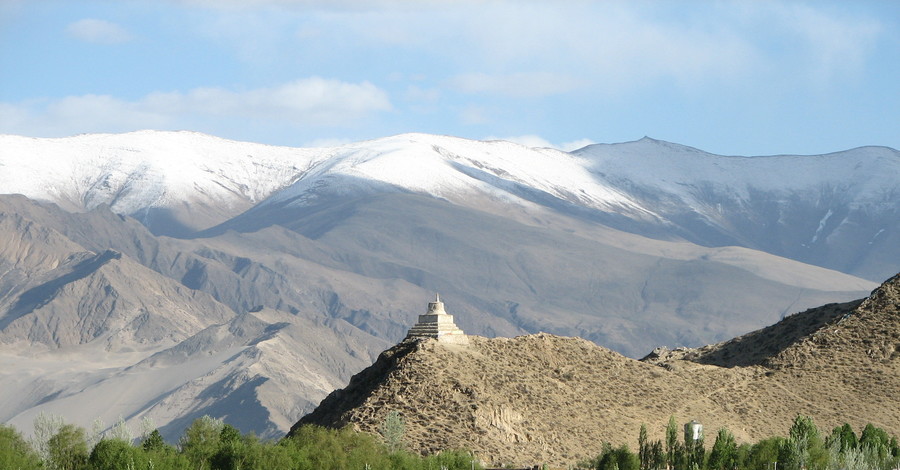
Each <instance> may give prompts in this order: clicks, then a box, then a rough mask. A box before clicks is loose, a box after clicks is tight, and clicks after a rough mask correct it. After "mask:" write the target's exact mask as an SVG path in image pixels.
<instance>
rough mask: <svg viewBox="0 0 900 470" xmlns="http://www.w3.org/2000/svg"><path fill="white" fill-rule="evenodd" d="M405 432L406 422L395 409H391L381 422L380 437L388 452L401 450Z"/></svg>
mask: <svg viewBox="0 0 900 470" xmlns="http://www.w3.org/2000/svg"><path fill="white" fill-rule="evenodd" d="M405 434H406V424H405V423H404V422H403V417H401V416H400V413H399V412H398V411H396V410H393V411H391V412H390V413H388V414H387V416H385V418H384V422H383V423H381V437H382V439H384V444H385V445H386V446H387V449H388V452H397V451H400V450H403V436H404V435H405Z"/></svg>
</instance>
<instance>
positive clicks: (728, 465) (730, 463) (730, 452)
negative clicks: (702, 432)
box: [706, 428, 738, 470]
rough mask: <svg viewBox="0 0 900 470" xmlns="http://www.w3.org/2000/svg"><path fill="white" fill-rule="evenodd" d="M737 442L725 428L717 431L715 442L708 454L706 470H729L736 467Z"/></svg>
mask: <svg viewBox="0 0 900 470" xmlns="http://www.w3.org/2000/svg"><path fill="white" fill-rule="evenodd" d="M737 450H738V446H737V442H735V440H734V435H733V434H731V431H729V430H728V429H726V428H721V429H719V433H718V434H717V435H716V442H714V443H713V446H712V450H710V452H709V462H708V463H707V466H706V468H709V469H711V470H731V469H733V468H735V467H736V466H737Z"/></svg>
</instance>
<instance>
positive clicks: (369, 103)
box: [0, 77, 392, 135]
mask: <svg viewBox="0 0 900 470" xmlns="http://www.w3.org/2000/svg"><path fill="white" fill-rule="evenodd" d="M390 109H392V107H391V103H390V100H389V99H388V96H387V94H386V93H385V92H384V91H382V90H381V89H379V88H378V87H376V86H374V85H372V84H371V83H368V82H362V83H346V82H341V81H337V80H327V79H323V78H317V77H313V78H307V79H302V80H296V81H293V82H289V83H284V84H281V85H278V86H274V87H269V88H258V89H254V90H247V91H234V90H228V89H224V88H196V89H193V90H190V91H187V92H167V93H162V92H157V93H151V94H149V95H146V96H144V97H143V98H141V99H139V100H135V101H126V100H121V99H118V98H115V97H112V96H108V95H93V94H89V95H80V96H69V97H65V98H62V99H56V100H30V101H27V102H23V103H2V104H0V131H2V132H12V133H24V134H29V135H66V134H70V133H81V132H109V131H127V130H133V129H143V128H166V127H170V126H178V127H187V128H198V129H199V128H205V127H207V126H205V125H203V124H199V123H204V122H208V121H209V120H213V121H214V120H229V119H231V120H234V119H238V120H246V119H249V118H253V119H257V120H268V121H272V122H278V123H279V124H281V125H283V124H286V123H287V124H289V125H293V126H295V127H300V126H304V127H340V126H346V125H351V124H352V123H353V122H354V121H357V120H360V119H364V118H366V117H368V116H370V115H372V114H373V113H377V112H381V111H388V110H390Z"/></svg>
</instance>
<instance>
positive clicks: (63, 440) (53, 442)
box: [46, 424, 89, 470]
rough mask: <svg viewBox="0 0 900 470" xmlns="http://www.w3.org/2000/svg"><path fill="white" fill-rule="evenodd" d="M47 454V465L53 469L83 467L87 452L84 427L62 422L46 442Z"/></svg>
mask: <svg viewBox="0 0 900 470" xmlns="http://www.w3.org/2000/svg"><path fill="white" fill-rule="evenodd" d="M47 454H48V455H47V461H46V462H47V464H48V465H47V466H48V468H51V469H53V470H78V469H82V468H85V467H86V464H87V460H88V456H89V454H88V444H87V437H86V435H85V432H84V429H82V428H80V427H77V426H74V425H72V424H64V425H63V426H62V427H61V428H59V431H57V432H56V434H54V435H53V437H51V438H50V440H49V441H48V442H47Z"/></svg>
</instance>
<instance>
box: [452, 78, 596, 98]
mask: <svg viewBox="0 0 900 470" xmlns="http://www.w3.org/2000/svg"><path fill="white" fill-rule="evenodd" d="M447 83H448V85H449V86H450V87H451V88H454V89H456V90H458V91H461V92H463V93H493V94H501V95H507V96H513V97H540V96H548V95H556V94H560V93H565V92H567V91H571V90H573V89H576V88H578V87H580V86H584V85H585V84H584V83H583V82H581V81H579V80H577V79H575V78H573V77H569V76H566V75H561V74H556V73H552V72H528V73H511V74H502V75H489V74H486V73H469V74H462V75H457V76H455V77H453V78H451V79H450V80H448V81H447Z"/></svg>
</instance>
